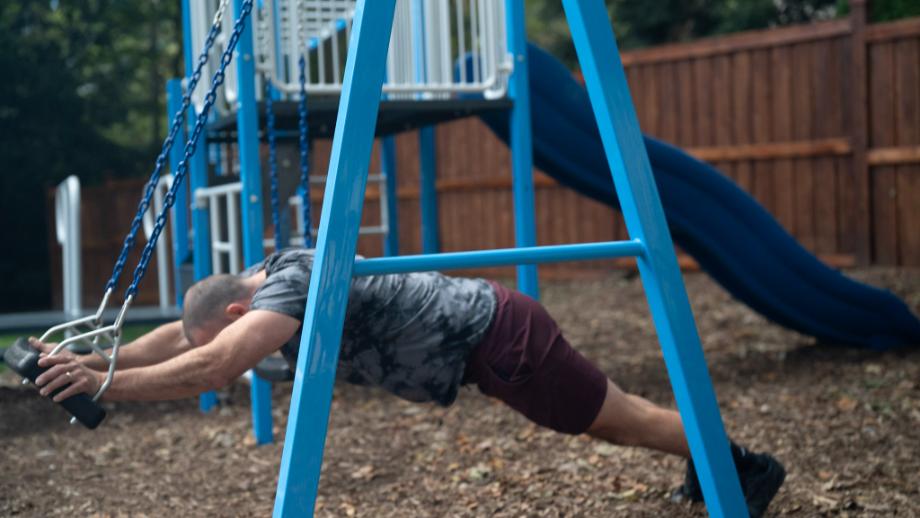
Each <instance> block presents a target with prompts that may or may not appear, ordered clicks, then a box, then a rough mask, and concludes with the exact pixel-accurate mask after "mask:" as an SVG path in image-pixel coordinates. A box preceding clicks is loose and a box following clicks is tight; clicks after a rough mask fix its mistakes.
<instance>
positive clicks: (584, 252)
mask: <svg viewBox="0 0 920 518" xmlns="http://www.w3.org/2000/svg"><path fill="white" fill-rule="evenodd" d="M644 255H645V246H644V245H643V244H642V242H641V241H639V240H638V239H634V240H632V241H608V242H603V243H579V244H574V245H552V246H532V247H528V248H499V249H495V250H476V251H472V252H446V253H442V254H427V255H404V256H402V257H381V258H378V259H362V260H358V261H356V262H355V266H354V268H352V274H353V275H355V276H359V277H360V276H363V275H380V274H384V273H407V272H425V271H434V270H452V269H457V268H479V267H484V266H514V265H519V264H539V263H558V262H562V261H585V260H589V259H609V258H612V257H641V256H644Z"/></svg>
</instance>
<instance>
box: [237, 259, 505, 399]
mask: <svg viewBox="0 0 920 518" xmlns="http://www.w3.org/2000/svg"><path fill="white" fill-rule="evenodd" d="M313 253H314V251H313V250H312V249H302V248H299V249H293V248H292V249H286V250H282V251H281V252H278V253H275V254H272V255H270V256H269V257H268V258H266V259H265V261H263V262H262V263H261V264H258V265H256V266H253V267H251V268H249V269H247V270H246V271H244V272H243V273H241V274H240V275H243V276H249V275H253V274H255V273H256V272H258V271H259V270H262V269H264V270H265V272H266V275H267V277H266V280H265V283H264V284H262V286H260V287H259V289H258V290H257V291H256V293H255V295H254V296H253V299H252V306H251V307H252V308H253V309H263V310H269V311H275V312H278V313H282V314H285V315H288V316H291V317H294V318H296V319H298V320H302V319H303V314H304V308H305V306H306V301H307V289H308V287H309V285H310V271H311V269H312V266H313ZM495 305H496V300H495V293H494V291H493V290H492V287H491V286H490V285H489V283H488V282H486V281H485V280H483V279H465V278H455V277H448V276H446V275H442V274H440V273H435V272H430V273H410V274H394V275H374V276H368V277H356V278H354V279H353V280H352V283H351V290H350V292H349V296H348V308H347V310H346V313H345V328H344V332H343V334H342V347H341V352H340V353H339V367H338V374H339V376H340V377H341V378H342V379H344V380H346V381H348V382H350V383H357V384H361V385H378V386H381V387H383V388H384V389H386V390H388V391H390V392H392V393H393V394H396V395H397V396H400V397H402V398H405V399H408V400H410V401H435V402H437V403H439V404H442V405H445V406H446V405H449V404H451V403H453V401H454V399H456V397H457V391H458V390H459V386H460V384H461V382H462V381H463V372H464V370H465V368H466V360H467V357H468V356H469V354H470V352H471V351H472V349H473V348H474V347H475V346H476V345H477V344H478V343H479V341H480V340H481V339H482V338H483V336H484V335H485V333H486V331H487V329H488V327H489V324H490V323H491V322H492V317H493V315H494V313H495ZM299 347H300V330H298V332H297V333H296V334H295V335H294V337H293V338H291V340H290V341H289V342H288V343H286V344H285V345H284V346H283V347H282V348H281V352H282V354H283V355H284V357H285V358H286V359H287V360H288V363H289V364H291V365H293V364H294V363H296V358H297V351H298V348H299Z"/></svg>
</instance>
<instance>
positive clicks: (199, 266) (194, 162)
mask: <svg viewBox="0 0 920 518" xmlns="http://www.w3.org/2000/svg"><path fill="white" fill-rule="evenodd" d="M189 1H190V0H182V47H183V49H184V51H185V77H186V78H188V77H190V76H191V75H192V73H193V72H194V70H195V54H194V52H192V22H191V14H190V12H189ZM197 119H198V114H197V113H196V112H195V107H194V106H189V109H188V115H187V116H186V122H187V123H188V126H189V127H190V126H194V125H195V121H196V120H197ZM186 133H187V132H186ZM206 140H207V139H206V138H202V139H199V140H198V146H197V147H196V149H195V154H194V156H192V158H191V162H189V166H188V170H189V173H188V174H189V182H188V183H189V192H191V193H192V200H191V202H192V228H193V229H194V235H195V237H194V243H193V252H192V253H193V256H192V260H193V262H194V267H195V280H201V279H204V278H205V277H207V276H208V275H211V227H210V225H208V209H205V208H202V207H198V204H197V203H195V201H194V194H195V189H199V188H201V187H207V186H208V157H207V156H206V148H207V144H205V141H206ZM216 404H217V396H216V395H215V394H214V392H205V393H203V394H201V396H199V397H198V406H199V408H200V409H201V411H202V412H208V411H210V410H211V409H212V408H214V405H216Z"/></svg>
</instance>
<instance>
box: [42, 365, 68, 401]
mask: <svg viewBox="0 0 920 518" xmlns="http://www.w3.org/2000/svg"><path fill="white" fill-rule="evenodd" d="M68 372H70V371H66V372H62V373H61V374H60V375H59V376H58V377H56V378H54V379H53V380H51V381H49V382H48V383H47V384H45V386H43V387H42V388H41V390H40V391H39V392H40V393H41V395H43V396H47V395H48V394H51V393H52V392H54V391H55V390H57V389H59V388H61V387H63V386H64V385H67V384H70V383H73V382H75V381H77V380H76V378H75V376H74V374H73V373H72V372H71V373H70V374H69V375H68V374H67V373H68Z"/></svg>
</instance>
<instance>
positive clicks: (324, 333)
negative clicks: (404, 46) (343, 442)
mask: <svg viewBox="0 0 920 518" xmlns="http://www.w3.org/2000/svg"><path fill="white" fill-rule="evenodd" d="M395 7H396V0H358V3H357V8H356V10H355V17H354V25H353V26H352V33H351V41H350V43H349V45H348V58H347V60H346V64H345V79H344V82H343V85H342V96H341V98H340V100H339V111H338V116H337V117H336V125H335V134H334V137H333V140H332V153H331V157H330V160H329V173H328V176H327V182H326V192H325V194H324V196H323V200H324V202H323V209H322V216H321V218H320V225H319V234H318V236H317V247H316V255H315V257H314V259H313V271H312V274H311V275H310V287H309V290H308V296H307V307H306V311H305V314H304V321H303V334H302V335H301V343H300V354H299V355H298V358H297V369H296V371H295V374H294V392H293V394H292V396H291V409H290V413H289V414H288V425H287V434H286V436H285V441H284V451H283V454H282V457H281V471H280V475H279V479H278V490H277V492H276V494H275V508H274V516H275V517H291V516H309V515H312V512H313V507H314V504H315V502H316V490H317V487H318V485H319V474H320V467H321V466H322V462H323V446H324V444H325V442H326V429H327V426H328V422H329V409H330V406H331V403H332V386H333V384H334V382H335V370H336V365H337V363H338V358H339V343H340V341H341V338H342V325H343V322H344V320H345V308H346V305H347V303H348V291H349V288H350V286H351V274H352V267H353V266H354V257H355V250H356V246H357V241H358V228H359V227H360V225H361V211H362V208H363V204H364V193H365V189H366V187H367V170H368V166H369V165H370V155H371V149H372V146H373V143H374V127H375V126H376V123H377V110H378V108H379V106H380V93H381V90H382V87H383V77H384V72H385V68H386V53H387V47H388V42H389V39H390V32H391V29H392V26H393V12H394V10H395ZM356 71H360V77H358V76H356Z"/></svg>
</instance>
